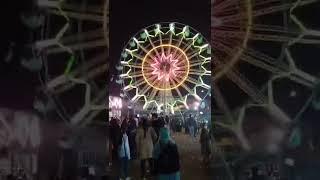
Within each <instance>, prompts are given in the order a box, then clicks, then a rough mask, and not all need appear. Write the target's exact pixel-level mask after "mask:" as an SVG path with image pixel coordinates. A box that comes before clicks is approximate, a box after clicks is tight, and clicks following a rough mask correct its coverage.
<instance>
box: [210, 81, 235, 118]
mask: <svg viewBox="0 0 320 180" xmlns="http://www.w3.org/2000/svg"><path fill="white" fill-rule="evenodd" d="M213 91H214V97H215V98H214V99H215V100H216V101H217V104H218V106H219V107H220V108H221V109H222V110H223V111H224V113H225V115H226V116H227V118H228V120H229V121H231V122H235V119H234V117H233V116H232V113H231V109H230V108H229V106H228V104H227V103H226V101H225V99H224V97H223V95H222V93H221V91H220V88H219V86H218V85H216V84H215V85H214V86H213Z"/></svg>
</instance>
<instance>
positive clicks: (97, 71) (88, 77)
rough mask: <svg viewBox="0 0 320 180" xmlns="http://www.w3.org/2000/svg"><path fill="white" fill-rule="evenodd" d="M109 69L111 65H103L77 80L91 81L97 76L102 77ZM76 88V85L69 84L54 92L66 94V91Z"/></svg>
mask: <svg viewBox="0 0 320 180" xmlns="http://www.w3.org/2000/svg"><path fill="white" fill-rule="evenodd" d="M108 69H109V64H108V63H105V64H103V65H101V66H99V67H97V68H95V69H93V70H91V71H88V72H87V74H86V75H85V77H77V78H81V79H83V80H85V81H87V80H91V79H93V78H95V77H96V76H98V75H101V74H102V73H105V72H106V71H107V70H108ZM74 86H75V84H74V83H67V84H65V85H62V86H60V87H57V88H56V89H55V90H54V91H55V92H56V93H57V94H59V93H61V92H65V91H67V90H69V89H71V88H72V87H74Z"/></svg>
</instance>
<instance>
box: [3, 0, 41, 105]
mask: <svg viewBox="0 0 320 180" xmlns="http://www.w3.org/2000/svg"><path fill="white" fill-rule="evenodd" d="M31 5H32V3H31V1H29V0H27V1H23V2H19V5H17V1H10V0H5V2H3V4H2V6H1V9H2V11H1V24H2V25H1V29H0V32H1V33H0V39H1V41H0V107H11V108H19V109H25V108H27V109H28V108H32V101H33V97H34V94H35V93H34V92H35V86H36V84H37V74H34V73H30V72H29V71H27V70H26V69H24V68H22V67H21V66H20V58H21V57H22V56H25V53H26V52H25V49H24V46H25V45H26V44H27V43H28V42H29V40H30V38H29V37H30V33H31V32H30V31H29V30H28V29H27V28H26V27H25V26H24V25H23V24H22V23H21V21H20V14H21V13H22V12H28V11H30V10H31ZM10 44H13V46H12V47H13V48H12V50H13V51H12V53H13V56H12V59H11V61H10V63H6V62H4V58H5V57H6V56H7V54H8V51H9V45H10Z"/></svg>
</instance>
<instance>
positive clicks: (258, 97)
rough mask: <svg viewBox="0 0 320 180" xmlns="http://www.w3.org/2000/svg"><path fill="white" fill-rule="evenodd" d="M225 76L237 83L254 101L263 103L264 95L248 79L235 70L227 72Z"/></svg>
mask: <svg viewBox="0 0 320 180" xmlns="http://www.w3.org/2000/svg"><path fill="white" fill-rule="evenodd" d="M226 75H227V77H228V78H229V79H230V80H232V81H233V82H234V83H235V84H237V85H238V87H239V88H240V89H242V90H243V91H244V92H246V94H247V95H249V96H250V97H251V98H252V99H253V100H254V101H255V102H257V103H260V104H263V103H264V102H265V101H266V99H267V98H266V97H264V95H263V94H262V93H261V92H260V91H259V90H258V88H257V87H255V86H254V85H253V84H252V83H251V82H250V81H249V80H248V79H246V78H245V77H244V76H243V75H242V74H240V73H239V72H237V71H236V70H234V69H233V70H231V71H229V72H227V74H226Z"/></svg>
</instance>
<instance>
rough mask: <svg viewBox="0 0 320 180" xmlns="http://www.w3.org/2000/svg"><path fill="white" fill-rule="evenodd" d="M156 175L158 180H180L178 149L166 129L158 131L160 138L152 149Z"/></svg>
mask: <svg viewBox="0 0 320 180" xmlns="http://www.w3.org/2000/svg"><path fill="white" fill-rule="evenodd" d="M154 158H155V167H156V174H157V178H158V179H159V180H180V158H179V153H178V147H177V145H176V144H175V142H174V141H173V140H172V139H171V137H170V132H169V129H168V128H161V129H160V137H159V141H158V143H157V144H156V145H155V148H154Z"/></svg>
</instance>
